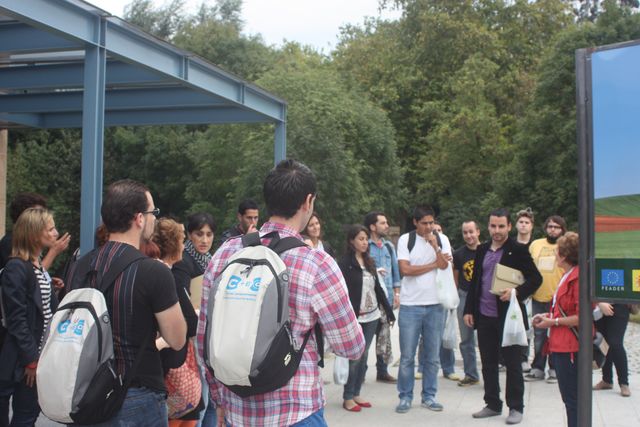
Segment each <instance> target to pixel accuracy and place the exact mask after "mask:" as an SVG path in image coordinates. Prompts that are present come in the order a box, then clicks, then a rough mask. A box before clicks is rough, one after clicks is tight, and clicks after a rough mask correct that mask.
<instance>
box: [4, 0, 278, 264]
mask: <svg viewBox="0 0 640 427" xmlns="http://www.w3.org/2000/svg"><path fill="white" fill-rule="evenodd" d="M286 114H287V104H286V102H285V101H284V100H282V99H280V98H277V97H276V96H274V95H272V94H270V93H269V92H267V91H265V90H263V89H261V88H259V87H258V86H256V85H253V84H251V83H248V82H246V81H244V80H242V79H240V78H238V77H236V76H234V75H232V74H230V73H228V72H226V71H224V70H222V69H220V68H219V67H217V66H215V65H213V64H211V63H209V62H207V61H205V60H203V59H202V58H199V57H197V56H196V55H194V54H192V53H190V52H187V51H185V50H182V49H179V48H177V47H175V46H173V45H171V44H170V43H167V42H165V41H163V40H160V39H158V38H156V37H154V36H151V35H149V34H147V33H145V32H144V31H142V30H140V29H139V28H137V27H135V26H133V25H131V24H129V23H127V22H126V21H124V20H122V19H120V18H118V17H115V16H112V15H111V14H109V13H108V12H106V11H104V10H102V9H99V8H97V7H95V6H93V5H91V4H89V3H86V2H84V1H82V0H19V1H17V0H0V128H15V127H37V128H78V127H81V128H82V183H81V214H80V218H81V220H80V248H81V252H82V253H86V252H87V251H88V250H90V249H91V248H92V247H93V241H94V237H93V236H94V231H95V229H96V227H97V226H98V224H99V222H100V205H101V201H102V184H103V183H102V180H103V145H104V127H105V126H124V125H169V124H173V125H177V124H211V123H215V124H221V123H268V124H273V125H274V127H275V132H274V133H275V134H274V139H275V146H274V157H275V159H274V160H275V162H278V161H280V160H282V159H284V158H285V156H286Z"/></svg>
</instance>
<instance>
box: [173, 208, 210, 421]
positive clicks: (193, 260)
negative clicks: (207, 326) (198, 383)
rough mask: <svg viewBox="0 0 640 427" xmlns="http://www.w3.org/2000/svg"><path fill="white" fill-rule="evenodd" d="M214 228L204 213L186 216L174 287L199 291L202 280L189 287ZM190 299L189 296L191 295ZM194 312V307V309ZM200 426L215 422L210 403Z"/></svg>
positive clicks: (207, 255) (194, 415)
mask: <svg viewBox="0 0 640 427" xmlns="http://www.w3.org/2000/svg"><path fill="white" fill-rule="evenodd" d="M215 231H216V223H215V221H214V220H213V217H212V216H211V215H210V214H208V213H204V212H198V213H194V214H191V215H189V216H188V217H187V240H186V241H185V244H184V251H183V252H182V261H180V262H177V263H176V264H174V265H173V268H172V270H171V271H172V272H173V278H174V279H175V281H176V286H177V288H178V289H186V290H187V291H188V293H189V295H191V294H192V293H195V295H199V294H200V289H201V287H202V280H200V281H198V282H197V283H198V285H199V286H200V289H191V281H192V279H194V278H196V277H200V278H202V277H201V276H202V275H203V274H204V271H205V270H206V268H207V266H208V265H209V262H210V261H211V252H210V251H211V247H212V246H213V239H214V233H215ZM192 299H193V298H192ZM194 305H195V307H196V308H198V307H200V303H199V301H194ZM196 311H197V310H196ZM206 387H207V384H206V382H204V383H203V395H204V396H205V399H204V402H208V400H209V399H208V397H207V396H208V393H207V389H206ZM204 402H203V404H202V405H199V406H198V408H197V410H196V411H193V412H192V413H190V414H187V415H185V416H184V417H183V419H187V418H188V419H191V420H197V419H198V416H199V412H201V411H202V410H203V409H204ZM202 425H203V426H213V425H216V410H215V407H214V406H213V405H212V404H209V405H207V411H206V413H205V414H204V416H203V419H202Z"/></svg>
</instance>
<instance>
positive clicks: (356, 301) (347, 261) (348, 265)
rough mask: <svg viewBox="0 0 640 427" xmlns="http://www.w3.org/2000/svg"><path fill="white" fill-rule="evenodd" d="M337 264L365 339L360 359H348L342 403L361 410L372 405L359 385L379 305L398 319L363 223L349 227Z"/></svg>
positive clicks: (357, 410) (347, 407)
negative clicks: (382, 284)
mask: <svg viewBox="0 0 640 427" xmlns="http://www.w3.org/2000/svg"><path fill="white" fill-rule="evenodd" d="M338 265H339V266H340V270H341V271H342V275H343V276H344V280H345V282H346V283H347V289H348V290H349V300H350V301H351V306H352V307H353V311H354V312H355V314H356V317H357V318H358V323H359V324H360V327H361V328H362V332H363V334H364V339H365V343H366V344H365V350H364V353H363V354H362V356H361V357H360V359H358V360H350V361H349V379H348V380H347V383H346V384H345V386H344V391H343V394H342V398H343V400H344V402H343V404H342V407H343V408H344V409H346V410H347V411H351V412H360V411H361V410H362V408H370V407H371V403H369V402H368V401H366V400H365V399H363V398H362V397H361V396H360V388H361V387H362V383H363V382H364V376H365V373H366V372H367V356H368V354H369V347H370V346H371V342H372V341H373V336H374V335H375V333H376V329H377V328H378V322H379V321H380V309H382V310H384V312H385V313H386V315H387V319H389V322H393V321H395V316H394V314H393V310H392V309H391V306H389V303H388V301H387V297H386V294H385V291H384V290H383V289H382V286H381V285H380V282H379V281H378V274H377V271H376V266H375V263H374V261H373V259H372V258H371V257H370V256H369V235H368V233H367V229H366V228H365V227H364V226H362V225H353V226H351V227H349V229H348V231H347V250H346V253H345V255H344V257H342V259H341V260H340V262H338Z"/></svg>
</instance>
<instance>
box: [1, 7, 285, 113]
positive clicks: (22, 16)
mask: <svg viewBox="0 0 640 427" xmlns="http://www.w3.org/2000/svg"><path fill="white" fill-rule="evenodd" d="M58 5H60V6H58ZM3 10H4V11H5V13H6V14H7V15H9V16H12V17H14V18H16V19H19V20H24V21H26V22H28V23H29V24H31V25H35V26H37V27H39V28H43V29H50V30H52V31H57V32H59V33H61V34H65V36H66V37H71V38H73V39H74V40H76V41H79V42H82V43H85V44H91V45H101V43H102V40H101V39H100V38H99V36H98V35H99V29H100V25H101V23H103V25H104V31H105V37H104V47H105V48H106V50H107V51H108V52H109V54H110V55H113V56H116V57H119V58H120V59H122V60H124V61H126V62H132V63H136V64H139V65H141V66H143V67H147V68H148V69H152V70H156V71H158V72H159V73H162V74H164V75H165V76H167V77H168V78H170V79H172V80H174V81H176V82H181V83H183V84H185V85H188V86H190V87H193V88H199V89H202V90H207V91H211V92H214V93H216V94H218V95H220V96H222V97H224V98H226V99H227V100H229V101H232V102H235V103H237V104H238V105H241V106H244V107H246V108H249V109H252V110H254V111H256V112H258V113H260V114H263V115H265V116H267V117H269V118H271V119H272V120H274V121H283V120H285V117H284V116H283V115H282V114H283V111H284V109H283V108H282V106H283V104H284V101H282V100H280V99H277V98H276V97H274V96H273V95H270V94H268V93H267V92H265V91H263V90H261V89H260V88H258V87H256V86H253V85H250V84H248V83H246V82H244V81H242V80H240V79H239V78H237V77H235V76H233V75H232V74H230V73H227V72H225V71H223V70H221V69H220V68H218V67H216V66H214V65H212V64H209V63H207V62H205V61H204V60H201V59H199V58H195V57H193V56H192V55H191V54H189V53H188V52H185V51H182V50H180V49H178V48H176V47H174V46H172V45H170V44H168V43H165V42H162V41H160V40H158V39H155V38H153V37H151V36H150V35H148V34H145V33H144V32H142V31H141V30H139V29H137V28H136V27H134V26H132V25H130V24H127V23H126V22H124V21H122V20H120V19H118V18H112V17H104V16H100V15H97V14H91V13H89V12H88V11H86V10H84V9H82V8H80V7H79V6H78V5H74V4H71V3H67V2H64V1H61V2H56V5H55V7H54V5H52V3H51V2H50V1H47V0H20V1H19V2H16V1H15V0H0V12H3ZM247 93H250V94H252V95H258V94H262V95H263V99H261V100H260V102H258V100H259V96H256V97H255V98H250V100H252V101H254V102H251V103H249V104H247V103H245V101H246V100H247V99H248V98H247V96H246V94H247Z"/></svg>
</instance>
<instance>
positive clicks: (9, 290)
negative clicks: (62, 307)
mask: <svg viewBox="0 0 640 427" xmlns="http://www.w3.org/2000/svg"><path fill="white" fill-rule="evenodd" d="M57 240H58V231H57V230H56V225H55V222H54V221H53V215H51V213H50V212H49V211H47V210H45V209H42V208H29V209H26V210H25V211H24V212H22V214H20V217H19V218H18V220H17V221H16V223H15V225H14V226H13V236H12V240H11V258H9V260H8V261H7V264H6V266H5V268H4V270H3V272H2V282H1V292H2V303H3V309H4V315H5V318H4V321H5V322H6V325H7V330H6V335H5V337H4V342H3V343H2V350H1V351H0V424H2V425H8V422H9V399H10V398H12V399H13V400H12V402H13V403H12V410H13V417H12V420H11V425H34V424H35V422H36V420H37V419H38V415H39V414H40V406H39V405H38V392H37V390H36V368H37V366H38V358H39V356H40V351H41V350H42V346H43V344H44V342H43V340H44V334H45V331H46V329H47V327H48V325H49V322H50V321H51V318H52V317H53V313H54V312H55V311H56V308H57V306H58V300H57V298H56V294H55V292H54V286H53V285H52V279H51V277H50V276H49V273H47V270H46V269H45V268H44V267H43V266H42V264H41V262H40V258H41V255H42V251H43V250H44V248H49V247H51V246H52V245H54V244H55V243H56V241H57ZM58 280H59V279H58Z"/></svg>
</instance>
